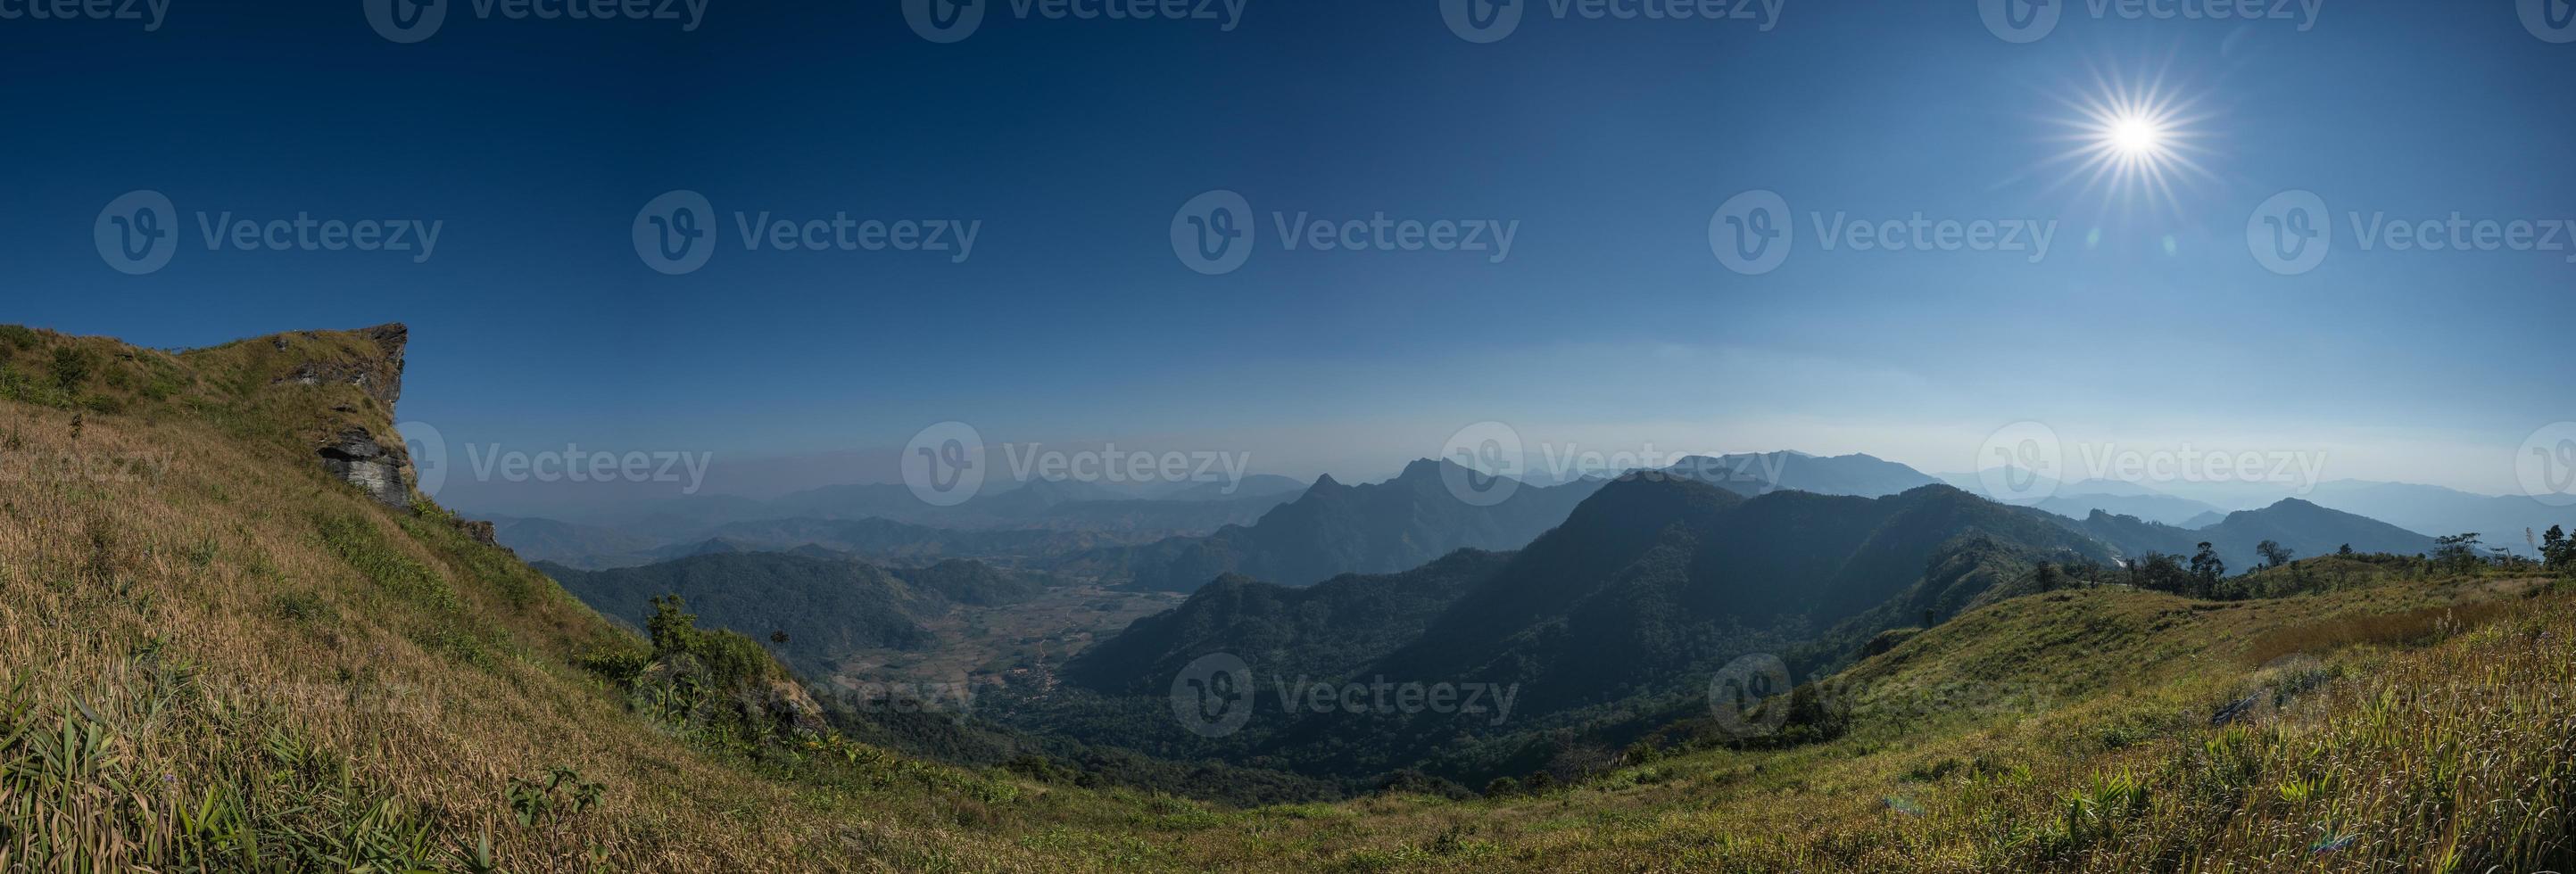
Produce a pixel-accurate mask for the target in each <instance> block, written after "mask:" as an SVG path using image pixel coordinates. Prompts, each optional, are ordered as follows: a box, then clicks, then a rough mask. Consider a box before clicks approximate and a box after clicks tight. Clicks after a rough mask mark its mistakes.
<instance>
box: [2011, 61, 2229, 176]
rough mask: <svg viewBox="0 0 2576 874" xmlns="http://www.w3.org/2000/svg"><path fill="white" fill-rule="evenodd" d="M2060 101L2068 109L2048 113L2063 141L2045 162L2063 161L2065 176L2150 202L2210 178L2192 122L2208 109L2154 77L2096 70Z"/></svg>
mask: <svg viewBox="0 0 2576 874" xmlns="http://www.w3.org/2000/svg"><path fill="white" fill-rule="evenodd" d="M2060 102H2062V103H2064V104H2065V105H2066V107H2067V108H2068V109H2070V110H2072V111H2073V116H2072V117H2068V118H2059V119H2056V120H2055V122H2056V123H2057V124H2059V125H2061V126H2063V127H2064V128H2066V132H2065V134H2064V135H2063V136H2062V137H2060V138H2059V139H2061V140H2063V141H2064V142H2065V143H2066V144H2067V147H2066V150H2065V151H2063V152H2061V153H2059V154H2058V155H2057V156H2055V157H2054V158H2053V159H2052V161H2051V163H2060V164H2065V165H2068V167H2069V169H2068V170H2067V173H2066V178H2065V180H2064V181H2065V182H2069V183H2080V184H2081V185H2082V186H2083V187H2084V188H2086V189H2093V190H2100V191H2102V192H2103V193H2104V194H2105V195H2107V196H2109V197H2111V198H2113V199H2116V200H2120V201H2123V202H2130V203H2136V202H2144V203H2145V204H2146V205H2148V206H2151V207H2152V206H2173V205H2175V203H2176V188H2177V187H2178V186H2187V185H2189V184H2191V183H2193V182H2195V181H2198V180H2203V179H2209V178H2212V177H2211V176H2210V173H2209V171H2208V170H2206V169H2204V168H2203V167H2202V166H2201V165H2200V163H2199V160H2198V159H2200V158H2203V157H2206V156H2207V155H2208V154H2209V146H2208V139H2209V134H2208V132H2207V131H2205V130H2202V129H2201V127H2200V124H2201V123H2203V122H2205V121H2207V119H2208V116H2207V115H2205V114H2202V113H2200V112H2198V111H2196V110H2195V109H2194V106H2193V104H2192V103H2191V101H2189V100H2186V99H2183V98H2182V97H2181V96H2179V95H2177V94H2175V93H2174V91H2173V90H2172V89H2169V88H2168V87H2166V86H2165V85H2164V83H2163V82H2162V80H2161V77H2157V78H2156V79H2154V80H2150V81H2147V82H2143V83H2136V84H2131V83H2126V82H2123V81H2121V80H2120V79H2119V78H2118V77H2109V78H2105V77H2103V76H2100V75H2098V74H2097V75H2096V76H2095V77H2094V81H2093V83H2092V86H2091V87H2090V88H2089V89H2087V90H2085V91H2084V92H2083V93H2082V94H2081V96H2078V97H2075V98H2071V99H2070V98H2060Z"/></svg>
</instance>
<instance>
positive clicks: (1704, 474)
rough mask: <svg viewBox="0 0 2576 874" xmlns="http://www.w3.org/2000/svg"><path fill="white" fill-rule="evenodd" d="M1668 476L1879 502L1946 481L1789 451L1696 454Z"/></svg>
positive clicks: (1852, 458)
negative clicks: (1846, 496)
mask: <svg viewBox="0 0 2576 874" xmlns="http://www.w3.org/2000/svg"><path fill="white" fill-rule="evenodd" d="M1665 472H1667V473H1674V474H1679V475H1682V476H1685V477H1688V478H1691V479H1695V480H1699V481H1701V482H1705V483H1708V484H1710V485H1713V486H1717V487H1719V488H1723V489H1726V490H1727V491H1731V492H1734V493H1736V494H1739V495H1745V496H1748V497H1750V496H1753V495H1760V494H1766V493H1769V492H1775V491H1780V490H1784V489H1792V490H1796V491H1802V492H1814V493H1816V494H1819V495H1858V496H1861V497H1871V498H1874V497H1880V496H1883V495H1893V494H1899V493H1902V492H1906V491H1909V490H1912V489H1916V488H1921V487H1923V486H1928V485H1934V484H1938V483H1939V482H1941V481H1940V480H1939V479H1937V478H1935V477H1933V476H1932V475H1930V474H1926V473H1924V472H1922V471H1919V470H1915V469H1914V468H1911V467H1907V466H1905V465H1902V464H1898V463H1896V462H1893V461H1885V460H1882V459H1878V458H1873V457H1870V456H1867V455H1859V454H1853V455H1836V456H1832V457H1824V456H1816V455H1808V454H1806V453H1803V452H1786V451H1784V452H1763V453H1740V454H1733V455H1720V456H1714V457H1712V456H1706V455H1694V456H1691V457H1689V458H1685V459H1682V460H1681V461H1680V462H1678V463H1676V464H1674V465H1673V466H1672V467H1669V468H1665Z"/></svg>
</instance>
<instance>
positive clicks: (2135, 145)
mask: <svg viewBox="0 0 2576 874" xmlns="http://www.w3.org/2000/svg"><path fill="white" fill-rule="evenodd" d="M2104 136H2105V137H2106V138H2107V140H2108V142H2107V143H2106V145H2108V146H2110V147H2111V149H2112V150H2113V151H2116V152H2119V153H2120V154H2121V155H2122V156H2124V157H2129V158H2141V157H2146V156H2149V155H2152V154H2155V153H2156V152H2158V151H2160V150H2162V149H2163V148H2164V139H2165V132H2164V128H2162V127H2159V126H2157V125H2156V122H2155V120H2154V119H2151V118H2146V117H2143V116H2134V115H2133V116H2128V117H2125V118H2120V119H2116V120H2113V121H2112V122H2111V128H2110V130H2109V131H2107V132H2105V134H2104Z"/></svg>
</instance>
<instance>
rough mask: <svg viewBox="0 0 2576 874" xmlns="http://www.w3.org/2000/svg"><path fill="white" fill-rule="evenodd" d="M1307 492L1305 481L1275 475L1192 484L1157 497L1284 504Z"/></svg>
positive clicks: (1161, 499)
mask: <svg viewBox="0 0 2576 874" xmlns="http://www.w3.org/2000/svg"><path fill="white" fill-rule="evenodd" d="M1305 490H1306V481H1305V480H1301V479H1297V478H1294V477H1285V476H1280V475H1278V474H1275V473H1256V474H1253V475H1251V476H1247V477H1244V478H1243V481H1242V482H1212V483H1190V484H1188V485H1185V486H1182V487H1181V488H1179V489H1175V490H1172V491H1168V492H1163V493H1161V494H1157V495H1154V496H1153V497H1154V499H1155V500H1158V501H1230V500H1236V499H1240V498H1260V497H1269V496H1273V495H1276V496H1280V497H1281V498H1282V499H1283V501H1284V500H1287V499H1294V498H1295V497H1296V496H1297V493H1299V492H1303V491H1305Z"/></svg>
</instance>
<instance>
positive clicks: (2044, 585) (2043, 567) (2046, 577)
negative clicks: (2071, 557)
mask: <svg viewBox="0 0 2576 874" xmlns="http://www.w3.org/2000/svg"><path fill="white" fill-rule="evenodd" d="M2065 584H2066V579H2065V575H2064V574H2061V573H2058V571H2057V566H2056V565H2053V564H2049V563H2048V562H2044V561H2043V562H2040V563H2039V590H2040V591H2042V592H2054V591H2057V590H2058V588H2059V587H2061V586H2064V585H2065Z"/></svg>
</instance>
